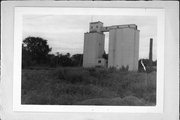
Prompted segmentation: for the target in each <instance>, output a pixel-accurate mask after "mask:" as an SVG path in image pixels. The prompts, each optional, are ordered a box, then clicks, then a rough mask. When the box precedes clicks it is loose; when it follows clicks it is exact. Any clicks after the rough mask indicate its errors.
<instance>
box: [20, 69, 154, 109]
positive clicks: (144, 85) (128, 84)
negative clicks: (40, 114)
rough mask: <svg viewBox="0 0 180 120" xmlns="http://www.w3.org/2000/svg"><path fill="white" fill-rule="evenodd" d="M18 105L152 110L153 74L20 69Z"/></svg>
mask: <svg viewBox="0 0 180 120" xmlns="http://www.w3.org/2000/svg"><path fill="white" fill-rule="evenodd" d="M146 80H147V82H145V81H146ZM21 102H22V104H42V105H123V106H127V105H130V106H153V105H155V104H156V72H151V73H148V74H147V73H140V72H128V71H122V70H115V69H103V68H89V69H85V68H77V67H76V68H75V67H74V68H73V67H69V68H68V67H67V68H56V69H37V70H34V69H31V70H30V69H23V71H22V101H21Z"/></svg>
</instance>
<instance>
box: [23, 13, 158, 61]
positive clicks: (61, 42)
mask: <svg viewBox="0 0 180 120" xmlns="http://www.w3.org/2000/svg"><path fill="white" fill-rule="evenodd" d="M96 21H101V22H103V23H104V26H111V25H123V24H136V25H137V27H138V30H140V41H139V42H140V44H139V59H141V58H148V56H149V41H150V38H153V60H156V52H157V50H156V49H157V42H156V41H157V18H156V17H152V16H148V17H147V16H118V15H116V16H110V15H106V16H95V15H94V16H90V15H24V16H23V39H25V38H26V37H29V36H33V37H42V38H44V39H46V40H47V42H48V44H49V46H50V47H51V48H52V51H51V53H56V52H59V53H60V54H61V53H62V54H66V53H70V54H71V55H73V54H77V53H83V44H84V33H86V32H89V23H90V22H96ZM23 39H22V40H23ZM108 42H109V34H108V32H106V33H105V51H106V53H108Z"/></svg>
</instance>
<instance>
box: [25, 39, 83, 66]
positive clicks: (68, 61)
mask: <svg viewBox="0 0 180 120" xmlns="http://www.w3.org/2000/svg"><path fill="white" fill-rule="evenodd" d="M51 50H52V48H50V47H49V45H48V43H47V40H45V39H43V38H40V37H27V38H25V39H24V40H23V44H22V68H29V67H32V66H45V67H58V66H63V67H65V66H82V61H83V55H82V54H74V55H72V56H71V55H70V53H67V54H60V53H59V52H57V53H56V54H51V53H50V52H51Z"/></svg>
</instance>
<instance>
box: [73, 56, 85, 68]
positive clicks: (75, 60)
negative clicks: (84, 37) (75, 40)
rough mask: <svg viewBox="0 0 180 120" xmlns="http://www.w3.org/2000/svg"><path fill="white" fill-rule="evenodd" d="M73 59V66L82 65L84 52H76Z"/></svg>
mask: <svg viewBox="0 0 180 120" xmlns="http://www.w3.org/2000/svg"><path fill="white" fill-rule="evenodd" d="M71 59H72V64H73V66H82V63H83V54H74V55H73V56H72V57H71Z"/></svg>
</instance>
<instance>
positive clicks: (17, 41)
mask: <svg viewBox="0 0 180 120" xmlns="http://www.w3.org/2000/svg"><path fill="white" fill-rule="evenodd" d="M30 14H31V15H32V14H33V15H49V14H51V15H124V16H132V15H133V16H155V17H157V84H156V106H78V105H72V106H69V105H22V104H21V61H22V60H21V56H22V30H23V24H22V23H23V19H22V18H23V15H30ZM164 14H165V10H164V9H157V8H155V9H153V8H152V9H150V8H70V7H69V8H66V7H15V17H14V66H13V67H14V68H13V111H32V112H119V113H163V103H164V41H165V27H164V26H165V15H164Z"/></svg>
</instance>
